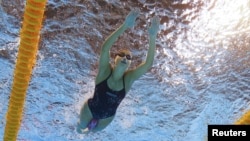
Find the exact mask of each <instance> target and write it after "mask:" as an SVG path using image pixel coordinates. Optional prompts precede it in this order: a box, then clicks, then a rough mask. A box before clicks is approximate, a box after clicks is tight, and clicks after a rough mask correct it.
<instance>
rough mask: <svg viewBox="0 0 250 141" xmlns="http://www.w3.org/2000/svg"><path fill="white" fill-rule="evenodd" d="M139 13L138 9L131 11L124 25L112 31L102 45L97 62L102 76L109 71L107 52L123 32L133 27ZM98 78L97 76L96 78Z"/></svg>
mask: <svg viewBox="0 0 250 141" xmlns="http://www.w3.org/2000/svg"><path fill="white" fill-rule="evenodd" d="M139 13H140V11H139V10H138V9H135V10H132V11H131V12H130V13H129V14H128V15H127V17H126V19H125V21H124V23H123V24H122V25H121V26H120V27H119V28H118V29H117V30H116V31H114V32H113V33H112V34H111V35H110V36H109V37H108V38H107V39H106V40H105V42H104V43H103V45H102V49H101V55H100V62H99V68H98V69H99V73H98V74H100V75H102V73H106V72H107V71H108V73H109V71H110V69H111V68H110V64H109V61H110V54H109V50H110V48H111V47H112V45H113V44H114V42H115V41H116V40H117V38H118V37H119V36H120V35H121V34H122V33H124V32H125V30H126V29H128V28H131V27H133V26H134V25H135V20H136V18H137V17H138V16H139ZM97 77H98V76H97Z"/></svg>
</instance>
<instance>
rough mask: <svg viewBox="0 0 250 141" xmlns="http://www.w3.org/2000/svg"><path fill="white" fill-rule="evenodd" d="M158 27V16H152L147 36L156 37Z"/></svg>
mask: <svg viewBox="0 0 250 141" xmlns="http://www.w3.org/2000/svg"><path fill="white" fill-rule="evenodd" d="M159 26H160V18H159V17H158V16H154V17H153V18H152V19H151V26H150V27H149V28H148V33H149V35H152V36H156V35H157V33H158V31H159Z"/></svg>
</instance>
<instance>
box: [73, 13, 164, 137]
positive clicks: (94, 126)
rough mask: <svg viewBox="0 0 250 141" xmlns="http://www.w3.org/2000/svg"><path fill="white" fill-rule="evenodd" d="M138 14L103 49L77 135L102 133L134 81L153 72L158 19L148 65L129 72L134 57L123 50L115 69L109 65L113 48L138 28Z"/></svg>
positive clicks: (130, 16) (129, 17)
mask: <svg viewBox="0 0 250 141" xmlns="http://www.w3.org/2000/svg"><path fill="white" fill-rule="evenodd" d="M139 13H140V11H139V10H138V9H137V10H132V11H131V12H130V13H129V14H128V15H127V17H126V19H125V21H124V23H123V24H122V25H121V26H120V27H119V28H118V29H117V30H116V31H114V32H113V33H112V34H111V35H110V36H109V37H108V38H107V39H106V40H105V42H104V44H103V45H102V49H101V54H100V60H99V67H98V74H97V76H96V80H95V85H96V86H95V92H94V95H93V97H92V98H90V99H88V100H87V101H86V102H85V103H84V105H83V107H82V108H81V111H80V120H79V122H78V124H77V132H78V133H88V132H90V131H92V132H96V131H101V130H103V129H104V128H105V127H107V126H108V125H109V124H110V123H111V122H112V120H113V119H114V117H115V113H116V110H117V108H118V106H119V104H120V103H121V101H122V100H123V99H124V97H125V95H126V93H127V92H128V91H129V90H130V88H131V86H132V84H133V83H134V81H135V80H137V79H138V78H139V77H141V76H142V75H143V74H145V73H146V72H147V71H148V70H149V69H150V68H151V66H152V64H153V60H154V54H155V46H156V45H155V40H156V36H157V32H158V30H159V24H160V20H159V18H158V17H157V16H155V17H153V18H152V19H151V26H150V27H149V28H148V33H149V49H148V52H147V57H146V61H144V62H142V63H141V64H140V65H139V66H137V67H136V68H135V69H132V70H128V68H129V66H130V64H131V59H132V54H131V52H130V51H129V50H127V49H124V50H121V51H120V52H119V53H118V54H116V57H115V61H114V66H112V65H111V64H110V54H109V53H110V48H111V47H112V45H113V44H114V42H115V41H116V40H117V38H118V37H119V36H120V35H121V34H122V33H123V32H125V30H126V29H128V28H132V27H133V26H134V25H135V20H136V18H137V17H138V16H139Z"/></svg>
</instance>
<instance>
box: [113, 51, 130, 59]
mask: <svg viewBox="0 0 250 141" xmlns="http://www.w3.org/2000/svg"><path fill="white" fill-rule="evenodd" d="M116 55H118V56H120V57H124V56H126V58H127V59H128V60H131V59H132V57H131V55H129V54H125V53H124V52H120V53H117V54H116Z"/></svg>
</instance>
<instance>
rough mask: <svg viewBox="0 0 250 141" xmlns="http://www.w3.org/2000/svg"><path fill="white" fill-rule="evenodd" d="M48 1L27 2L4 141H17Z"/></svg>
mask: <svg viewBox="0 0 250 141" xmlns="http://www.w3.org/2000/svg"><path fill="white" fill-rule="evenodd" d="M46 3H47V0H27V1H26V6H25V11H24V19H23V25H22V29H21V32H20V46H19V50H18V56H17V62H16V66H15V70H14V78H13V84H12V90H11V94H10V99H9V107H8V111H7V114H6V118H7V121H6V126H5V131H4V141H16V140H17V139H16V138H17V135H18V130H19V128H20V125H21V120H22V114H23V108H24V103H25V98H26V91H27V89H28V86H29V82H30V78H31V74H32V69H33V65H34V63H35V61H36V54H37V50H38V44H39V38H40V30H41V27H42V21H43V15H44V10H45V6H46Z"/></svg>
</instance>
